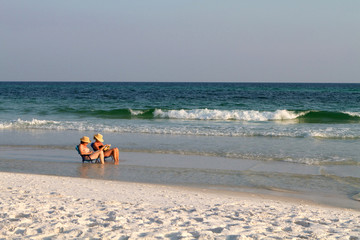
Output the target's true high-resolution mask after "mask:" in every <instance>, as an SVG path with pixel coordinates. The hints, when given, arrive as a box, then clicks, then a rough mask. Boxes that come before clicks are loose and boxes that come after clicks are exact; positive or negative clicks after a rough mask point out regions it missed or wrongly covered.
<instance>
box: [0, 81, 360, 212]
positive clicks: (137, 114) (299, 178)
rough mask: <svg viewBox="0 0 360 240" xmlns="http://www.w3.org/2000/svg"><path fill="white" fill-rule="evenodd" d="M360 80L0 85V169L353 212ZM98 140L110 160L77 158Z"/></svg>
mask: <svg viewBox="0 0 360 240" xmlns="http://www.w3.org/2000/svg"><path fill="white" fill-rule="evenodd" d="M359 103H360V84H320V83H145V82H144V83H142V82H136V83H135V82H133V83H125V82H116V83H115V82H102V83H100V82H96V83H94V82H0V134H1V138H0V149H1V156H0V171H6V172H22V173H35V174H48V175H60V176H72V177H87V178H100V179H111V180H121V181H136V182H150V183H159V184H173V185H181V186H200V187H205V188H211V189H222V190H230V191H248V192H263V193H270V194H275V195H276V194H280V195H281V194H290V195H293V196H298V195H301V196H303V197H304V196H305V198H307V199H310V200H314V201H318V202H321V203H329V204H335V205H339V206H340V205H341V206H342V207H350V208H356V209H360V204H359V202H357V201H354V200H351V197H352V196H353V195H355V194H357V193H359V192H360V148H359V141H360V104H359ZM96 133H101V134H103V135H104V139H105V143H110V144H112V146H116V147H118V148H119V150H120V165H119V166H114V165H112V164H105V166H100V165H96V164H82V163H81V158H80V156H79V155H78V154H77V153H76V151H75V146H76V144H78V143H79V139H80V138H81V137H82V136H84V135H86V136H89V137H90V138H91V139H92V136H93V135H94V134H96Z"/></svg>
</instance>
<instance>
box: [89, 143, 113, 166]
mask: <svg viewBox="0 0 360 240" xmlns="http://www.w3.org/2000/svg"><path fill="white" fill-rule="evenodd" d="M91 147H92V149H93V151H97V150H95V148H94V143H91ZM107 158H111V159H112V160H113V161H114V162H115V160H114V158H113V157H112V156H109V157H105V156H104V161H106V159H107Z"/></svg>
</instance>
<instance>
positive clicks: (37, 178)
mask: <svg viewBox="0 0 360 240" xmlns="http://www.w3.org/2000/svg"><path fill="white" fill-rule="evenodd" d="M0 176H1V177H0V179H1V180H0V182H1V184H0V188H1V191H0V194H1V197H0V201H1V202H0V207H1V223H0V226H1V227H0V229H1V230H0V238H1V239H141V238H142V239H352V240H355V239H359V236H360V212H359V211H355V210H350V209H343V208H335V207H328V206H321V205H317V204H313V203H311V202H308V201H304V200H296V199H286V198H275V197H273V196H272V197H270V196H266V195H260V194H251V193H230V192H226V191H216V190H209V189H202V188H186V187H180V186H164V185H157V184H144V183H129V182H120V181H109V180H97V179H86V178H71V177H59V176H46V175H35V174H19V173H4V172H1V173H0Z"/></svg>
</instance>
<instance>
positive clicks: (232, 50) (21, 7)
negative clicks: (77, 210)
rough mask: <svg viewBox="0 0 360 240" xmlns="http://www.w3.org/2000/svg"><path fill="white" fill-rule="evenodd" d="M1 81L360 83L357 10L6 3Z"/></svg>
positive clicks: (296, 5) (303, 0) (343, 4)
mask: <svg viewBox="0 0 360 240" xmlns="http://www.w3.org/2000/svg"><path fill="white" fill-rule="evenodd" d="M0 80H1V81H26V80H31V81H168V82H172V81H210V82H212V81H217V82H357V83H360V1H358V0H352V1H351V0H343V1H338V0H337V1H333V0H317V1H313V0H311V1H310V0H299V1H292V0H283V1H270V0H258V1H255V0H244V1H242V0H226V1H220V0H219V1H213V0H191V1H190V0H182V1H180V0H179V1H172V0H142V1H137V0H126V1H121V0H111V1H110V0H107V1H93V0H74V1H52V0H41V1H40V0H32V1H29V0H0Z"/></svg>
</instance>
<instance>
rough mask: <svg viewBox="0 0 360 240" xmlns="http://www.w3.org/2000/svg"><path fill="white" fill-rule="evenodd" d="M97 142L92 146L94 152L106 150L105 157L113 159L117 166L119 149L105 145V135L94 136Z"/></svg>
mask: <svg viewBox="0 0 360 240" xmlns="http://www.w3.org/2000/svg"><path fill="white" fill-rule="evenodd" d="M94 139H95V142H94V143H93V144H92V147H93V149H94V150H100V149H104V148H105V147H106V146H108V147H106V148H105V149H104V156H105V157H110V156H111V157H113V159H114V162H115V164H119V149H118V148H110V145H104V144H103V142H104V139H103V135H101V134H100V133H98V134H96V135H94Z"/></svg>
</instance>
